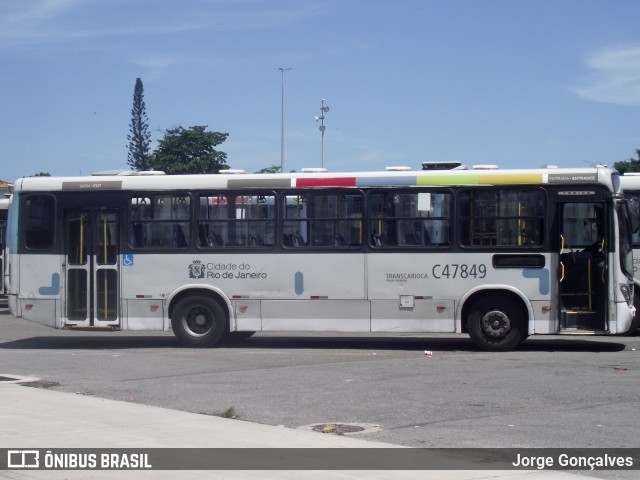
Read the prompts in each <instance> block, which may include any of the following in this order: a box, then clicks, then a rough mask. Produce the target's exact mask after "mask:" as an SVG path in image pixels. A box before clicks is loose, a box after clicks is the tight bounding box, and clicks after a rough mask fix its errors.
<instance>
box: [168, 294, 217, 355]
mask: <svg viewBox="0 0 640 480" xmlns="http://www.w3.org/2000/svg"><path fill="white" fill-rule="evenodd" d="M171 327H172V328H173V333H174V335H175V336H176V337H178V340H180V342H182V343H183V344H184V345H186V346H188V347H211V346H213V345H215V344H216V343H218V342H219V341H220V339H221V338H222V335H223V334H224V332H225V331H226V328H227V315H226V314H225V312H224V309H223V308H222V307H221V306H220V304H219V303H218V302H216V301H215V300H214V299H212V298H210V297H207V296H203V295H189V296H187V297H184V298H183V299H181V300H179V301H178V303H177V304H176V306H175V307H174V309H173V313H172V315H171Z"/></svg>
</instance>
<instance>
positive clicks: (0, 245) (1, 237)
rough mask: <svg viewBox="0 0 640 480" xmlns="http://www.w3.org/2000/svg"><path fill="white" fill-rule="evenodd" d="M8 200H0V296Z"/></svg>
mask: <svg viewBox="0 0 640 480" xmlns="http://www.w3.org/2000/svg"><path fill="white" fill-rule="evenodd" d="M8 209H9V199H8V198H0V296H4V242H5V238H6V231H7V214H8Z"/></svg>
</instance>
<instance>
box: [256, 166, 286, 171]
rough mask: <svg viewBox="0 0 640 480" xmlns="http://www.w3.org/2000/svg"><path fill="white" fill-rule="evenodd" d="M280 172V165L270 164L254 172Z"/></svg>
mask: <svg viewBox="0 0 640 480" xmlns="http://www.w3.org/2000/svg"><path fill="white" fill-rule="evenodd" d="M278 172H280V165H271V166H270V167H266V168H262V169H260V170H258V171H257V172H255V173H278Z"/></svg>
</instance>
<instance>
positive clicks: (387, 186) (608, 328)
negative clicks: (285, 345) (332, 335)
mask: <svg viewBox="0 0 640 480" xmlns="http://www.w3.org/2000/svg"><path fill="white" fill-rule="evenodd" d="M8 240H9V242H8V286H7V287H8V295H9V307H10V311H11V313H12V314H13V315H14V316H16V317H21V318H25V319H27V320H31V321H34V322H38V323H42V324H46V325H49V326H51V327H54V328H68V329H80V328H87V327H90V328H94V329H96V328H98V329H99V328H104V329H113V330H127V329H128V330H165V331H170V330H173V332H174V334H175V335H176V336H177V337H178V339H179V340H180V341H181V342H183V343H184V344H186V345H188V346H194V347H203V346H211V345H214V344H217V343H219V342H220V341H222V340H224V339H225V338H227V337H228V336H249V335H251V334H252V333H253V332H256V331H271V332H274V331H275V332H278V331H281V332H282V331H288V332H291V331H293V332H302V331H306V332H326V331H337V332H390V333H398V332H447V333H468V334H469V335H470V337H471V339H472V340H473V341H474V342H475V343H476V344H477V345H478V347H480V348H482V349H485V350H498V351H500V350H509V349H512V348H514V347H516V346H517V345H518V344H519V343H520V342H521V341H522V340H524V339H526V338H527V337H528V336H529V335H532V334H622V333H625V332H627V331H628V330H629V329H630V328H631V324H632V321H633V318H634V313H635V308H634V307H633V259H632V250H631V227H630V214H629V209H628V206H627V203H626V201H625V200H624V199H623V197H622V191H621V188H620V181H619V175H618V173H617V172H615V171H613V170H610V169H607V168H580V169H535V170H486V169H485V170H472V169H456V170H448V171H434V170H426V169H424V170H420V171H407V169H396V171H384V172H366V173H305V172H303V173H297V174H238V175H193V176H190V175H184V176H168V175H153V176H149V175H144V174H137V175H134V174H132V172H129V174H128V175H111V176H92V177H69V178H55V177H31V178H22V179H20V180H18V181H17V182H16V183H15V188H14V191H13V201H12V203H11V206H10V209H9V233H8Z"/></svg>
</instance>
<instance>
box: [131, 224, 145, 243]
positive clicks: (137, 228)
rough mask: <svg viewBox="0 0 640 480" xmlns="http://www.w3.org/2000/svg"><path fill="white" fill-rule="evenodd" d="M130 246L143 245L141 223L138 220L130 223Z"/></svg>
mask: <svg viewBox="0 0 640 480" xmlns="http://www.w3.org/2000/svg"><path fill="white" fill-rule="evenodd" d="M130 242H131V246H132V247H135V248H140V247H144V237H143V235H142V224H141V223H139V222H136V223H132V224H131V238H130Z"/></svg>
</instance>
